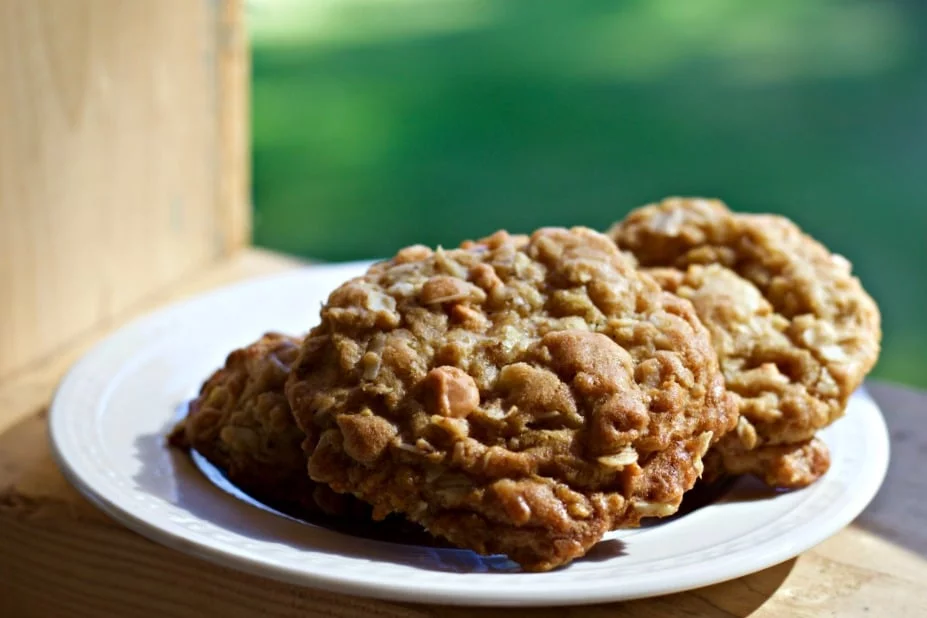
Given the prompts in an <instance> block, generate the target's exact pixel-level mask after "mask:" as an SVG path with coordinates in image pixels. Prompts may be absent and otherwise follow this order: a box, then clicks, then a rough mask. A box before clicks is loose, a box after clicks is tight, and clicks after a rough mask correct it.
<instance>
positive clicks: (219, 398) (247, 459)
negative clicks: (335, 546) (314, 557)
mask: <svg viewBox="0 0 927 618" xmlns="http://www.w3.org/2000/svg"><path fill="white" fill-rule="evenodd" d="M301 342H302V338H296V337H288V336H286V335H281V334H277V333H268V334H266V335H264V336H263V337H261V338H260V339H259V340H258V341H256V342H255V343H252V344H251V345H249V346H246V347H244V348H241V349H239V350H235V351H233V352H232V353H231V354H229V356H228V358H227V359H226V362H225V366H223V367H222V368H221V369H219V370H218V371H216V372H215V373H214V374H213V375H212V376H211V377H210V378H209V379H208V380H207V381H206V382H205V383H204V384H203V386H202V388H201V390H200V394H199V396H198V397H197V398H196V399H194V400H193V401H192V402H191V404H190V411H189V414H188V415H187V417H186V418H185V419H184V420H183V421H181V422H180V423H178V425H177V426H176V427H175V428H174V430H173V431H172V432H171V434H170V436H169V438H168V440H169V442H170V444H171V445H172V446H175V447H179V448H185V449H186V448H193V449H195V450H196V451H197V452H199V453H200V454H201V455H203V456H204V457H205V458H206V459H207V460H208V461H209V462H210V463H212V464H213V465H214V466H216V468H218V469H219V470H220V471H221V472H222V473H223V474H224V475H225V476H226V477H227V478H228V479H229V481H231V482H232V484H234V485H235V486H236V487H238V488H239V489H241V490H242V491H244V492H245V493H247V494H249V495H251V496H252V497H254V498H256V499H258V500H259V501H260V502H263V503H264V504H266V505H267V506H270V507H272V508H275V509H277V510H279V511H282V512H284V513H287V514H288V515H291V516H294V517H298V518H302V519H306V520H309V521H312V522H313V523H318V524H324V525H325V526H327V527H329V528H334V529H337V530H340V531H342V532H347V533H350V534H354V535H358V536H364V537H368V538H375V539H380V540H387V541H393V542H398V543H407V544H422V545H430V546H434V545H439V544H440V543H438V542H437V540H436V539H434V538H433V537H431V536H430V535H428V534H426V533H425V532H424V531H423V530H422V529H421V527H419V526H415V525H413V524H410V523H409V522H408V521H406V520H404V519H403V518H401V517H398V516H396V517H390V518H389V519H388V520H387V521H381V522H376V523H374V522H373V521H372V518H371V508H370V505H368V504H366V503H364V502H361V501H360V500H357V499H356V498H354V497H353V496H350V495H344V494H339V493H336V492H334V491H332V490H331V488H329V487H328V486H327V485H325V484H322V483H316V482H314V481H313V480H312V479H310V478H309V473H308V470H307V461H306V452H305V451H304V450H303V447H302V443H303V441H304V440H305V438H306V435H305V434H304V433H303V432H302V431H301V430H300V429H299V427H298V426H297V425H296V421H295V420H294V419H293V414H292V412H291V410H290V405H289V403H288V402H287V400H286V396H285V394H284V384H285V383H286V379H287V376H288V375H289V372H290V367H291V365H292V363H293V362H294V361H295V360H296V358H297V355H298V352H299V344H300V343H301Z"/></svg>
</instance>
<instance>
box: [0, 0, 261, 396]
mask: <svg viewBox="0 0 927 618" xmlns="http://www.w3.org/2000/svg"><path fill="white" fill-rule="evenodd" d="M243 13H244V9H243V6H242V3H241V2H240V1H236V0H220V1H210V0H137V1H128V0H121V1H120V0H73V1H71V0H0V378H3V377H4V376H8V375H10V374H13V373H14V372H16V371H18V370H21V369H23V368H24V367H27V366H29V365H30V364H35V363H37V362H40V361H41V360H42V359H46V358H48V357H49V356H50V355H51V354H53V353H54V352H55V350H56V349H58V347H59V346H61V345H63V344H64V343H66V342H69V341H72V340H74V339H75V337H77V336H78V335H80V334H81V333H82V332H85V331H88V330H89V329H91V328H93V327H96V326H99V325H101V324H105V323H106V322H107V321H109V320H112V319H113V317H114V316H116V315H118V314H121V313H122V312H124V311H126V310H127V309H129V308H131V307H133V306H135V305H137V304H138V303H139V302H141V301H142V300H143V299H144V298H146V297H148V296H150V295H152V294H154V293H156V292H158V291H160V290H162V289H164V288H165V287H166V286H169V285H170V284H172V283H174V282H175V281H177V280H178V279H179V278H180V277H182V276H184V275H185V274H188V273H191V272H193V271H196V270H198V269H200V268H202V267H203V266H205V265H208V264H210V263H212V262H215V261H216V260H218V259H219V258H221V257H223V256H227V255H228V254H230V253H231V252H233V251H235V250H236V249H238V248H240V247H242V246H244V245H245V244H246V243H247V242H248V240H249V238H250V204H249V199H248V183H249V178H248V164H249V162H248V144H247V134H248V131H247V128H248V122H247V120H248V105H247V101H248V95H247V87H246V84H247V80H248V54H247V45H246V36H245V32H244V27H243Z"/></svg>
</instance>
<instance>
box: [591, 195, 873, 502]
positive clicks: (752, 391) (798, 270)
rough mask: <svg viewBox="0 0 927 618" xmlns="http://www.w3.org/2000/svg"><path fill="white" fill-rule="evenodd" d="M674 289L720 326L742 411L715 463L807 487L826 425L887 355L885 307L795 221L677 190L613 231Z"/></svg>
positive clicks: (819, 468) (717, 337)
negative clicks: (883, 348) (883, 352)
mask: <svg viewBox="0 0 927 618" xmlns="http://www.w3.org/2000/svg"><path fill="white" fill-rule="evenodd" d="M609 235H610V236H611V237H612V239H613V240H614V241H615V242H616V243H617V244H618V246H619V247H620V248H622V249H624V250H627V251H630V252H631V253H633V254H634V256H635V257H636V258H637V260H638V262H639V264H640V265H641V266H642V267H645V268H646V270H647V272H648V273H649V274H650V275H651V276H653V277H655V278H656V279H657V280H658V281H659V282H660V284H661V285H662V286H663V287H664V289H666V290H668V291H671V292H673V293H674V294H677V295H679V296H681V297H683V298H686V299H688V300H690V301H692V303H693V305H694V306H695V309H696V312H697V313H698V315H699V317H700V318H701V320H702V321H703V322H704V324H705V325H706V326H707V328H708V330H709V331H710V332H711V335H712V342H713V344H714V346H715V349H716V350H717V352H718V357H719V360H720V362H721V369H722V371H723V373H724V377H725V381H726V384H727V388H728V389H729V390H730V391H731V392H732V393H733V394H734V396H735V398H736V400H737V405H738V409H739V411H740V415H741V416H740V419H739V421H738V425H737V428H736V431H733V432H731V433H730V434H728V435H727V436H725V437H724V438H723V439H722V440H721V442H720V443H719V444H718V446H717V447H716V448H714V449H713V450H712V452H711V453H710V454H709V456H708V457H707V458H706V465H707V466H708V469H709V471H710V473H717V472H720V471H722V470H724V471H727V472H730V473H735V474H740V473H747V472H749V473H754V474H757V475H758V476H760V477H761V478H763V479H764V480H765V481H766V482H767V483H769V484H770V485H775V486H782V487H801V486H804V485H807V484H809V483H811V482H813V481H814V480H815V479H816V478H818V477H819V476H820V475H821V474H823V473H824V472H826V470H827V467H828V465H829V455H828V453H827V449H826V447H825V446H824V444H823V443H822V442H820V441H819V440H816V439H815V438H814V436H815V432H816V431H817V430H818V429H820V428H821V427H824V426H826V425H828V424H829V423H831V422H833V421H834V420H835V419H837V418H838V417H840V416H841V415H842V414H843V411H844V409H845V408H846V404H847V400H848V398H849V396H850V394H852V392H853V391H854V390H855V389H856V388H857V387H858V386H859V385H860V383H861V382H862V380H863V377H864V376H865V375H866V373H868V372H869V370H870V369H871V368H872V366H873V365H874V364H875V361H876V359H877V357H878V353H879V340H880V337H881V333H880V325H879V312H878V309H877V307H876V305H875V303H874V301H873V300H872V299H871V298H870V297H869V295H868V294H866V292H865V291H864V290H863V288H862V286H861V285H860V283H859V281H858V280H857V279H856V278H855V277H853V276H852V274H851V270H850V264H849V263H848V262H847V261H846V260H845V259H844V258H842V257H840V256H837V255H833V254H831V253H830V252H829V251H828V250H827V249H825V248H824V247H823V246H822V245H821V244H820V243H818V242H817V241H815V240H814V239H812V238H811V237H809V236H807V235H805V234H804V233H802V232H801V230H800V229H799V228H798V227H797V226H796V225H795V224H794V223H792V222H791V221H789V220H788V219H785V218H782V217H777V216H772V215H751V214H735V213H732V212H731V211H730V210H728V209H727V207H726V206H725V205H724V204H722V203H721V202H719V201H716V200H702V199H683V198H670V199H667V200H664V201H663V202H661V203H659V204H652V205H649V206H645V207H643V208H639V209H637V210H635V211H633V212H631V213H630V214H629V215H628V216H627V217H626V218H625V219H624V220H623V221H621V222H620V223H617V224H616V225H615V226H614V227H613V228H612V229H611V230H610V232H609Z"/></svg>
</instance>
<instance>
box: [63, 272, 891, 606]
mask: <svg viewBox="0 0 927 618" xmlns="http://www.w3.org/2000/svg"><path fill="white" fill-rule="evenodd" d="M363 269H364V265H363V264H341V265H335V266H325V267H313V268H309V269H305V270H301V271H296V272H291V273H287V274H284V275H279V276H273V277H269V278H264V279H260V280H256V281H253V282H248V283H244V284H240V285H236V286H234V287H230V288H226V289H224V290H220V291H218V292H214V293H211V294H208V295H205V296H202V297H199V298H196V299H194V300H191V301H188V302H185V303H182V304H179V305H175V306H173V307H170V308H167V309H165V310H162V311H160V312H158V313H155V314H153V315H150V316H148V317H146V318H143V319H141V320H139V321H136V322H134V323H132V324H130V325H129V326H127V327H126V328H124V329H122V330H121V331H119V332H118V333H116V334H115V335H113V336H112V337H110V338H109V339H107V340H105V341H104V342H102V343H101V344H99V345H98V346H97V347H96V348H94V349H93V350H92V351H90V352H89V353H88V354H87V355H86V356H85V357H84V358H83V360H81V361H80V362H79V363H78V364H77V365H76V366H75V367H74V368H73V369H72V370H71V372H70V373H69V374H68V376H67V377H66V378H65V380H64V381H63V382H62V384H61V386H60V388H59V390H58V392H57V394H56V396H55V400H54V403H53V405H52V409H51V438H52V443H53V450H54V452H55V455H56V457H57V459H58V462H59V464H60V465H61V468H62V469H63V470H64V472H65V474H66V475H67V476H68V478H69V479H70V480H71V482H72V483H74V485H76V486H77V487H78V489H80V490H81V491H82V492H83V493H84V494H85V495H86V496H87V497H89V498H90V499H91V500H93V501H94V502H95V503H96V504H97V505H99V506H100V507H101V508H102V509H103V510H105V511H106V512H107V513H109V514H110V515H111V516H113V517H114V518H116V519H117V520H119V521H121V522H122V523H124V524H125V525H127V526H128V527H130V528H132V529H133V530H135V531H137V532H139V533H141V534H143V535H145V536H147V537H149V538H151V539H153V540H155V541H158V542H160V543H163V544H165V545H168V546H170V547H173V548H175V549H178V550H180V551H183V552H187V553H189V554H193V555H196V556H199V557H202V558H205V559H207V560H211V561H213V562H216V563H219V564H222V565H225V566H229V567H233V568H236V569H240V570H243V571H248V572H251V573H255V574H258V575H263V576H266V577H271V578H275V579H279V580H283V581H287V582H292V583H296V584H301V585H306V586H312V587H317V588H322V589H326V590H332V591H338V592H343V593H350V594H356V595H365V596H371V597H380V598H385V599H397V600H405V601H422V602H440V603H450V604H459V605H525V606H527V605H564V604H582V603H593V602H604V601H616V600H622V599H631V598H638V597H646V596H652V595H658V594H665V593H670V592H676V591H680V590H686V589H690V588H695V587H698V586H705V585H708V584H712V583H716V582H719V581H723V580H727V579H732V578H735V577H738V576H741V575H745V574H747V573H751V572H754V571H757V570H760V569H763V568H765V567H768V566H771V565H774V564H777V563H779V562H781V561H783V560H786V559H788V558H791V557H793V556H795V555H797V554H799V553H801V552H803V551H805V550H807V549H808V548H810V547H812V546H813V545H815V544H817V543H819V542H821V541H822V540H824V539H825V538H827V537H829V536H830V535H832V534H834V533H835V532H837V531H838V530H840V529H841V528H842V527H843V526H845V525H846V524H848V523H849V522H850V521H851V520H852V519H853V518H854V517H856V516H857V515H858V514H859V513H860V511H862V510H863V508H864V507H865V506H866V504H867V503H868V502H869V501H870V500H871V499H872V497H873V496H874V495H875V493H876V491H877V489H878V488H879V485H880V484H881V482H882V479H883V477H884V475H885V471H886V468H887V465H888V434H887V431H886V428H885V424H884V422H883V420H882V416H881V414H880V413H879V410H878V408H877V407H876V405H875V404H874V403H873V402H872V400H871V399H870V398H869V397H868V396H867V395H866V394H865V393H857V394H856V395H855V396H854V397H853V399H852V401H851V403H850V406H849V410H848V411H847V415H846V418H844V419H842V420H840V421H839V422H837V423H836V424H835V425H833V426H832V427H829V428H828V429H827V430H825V431H824V432H823V437H824V439H825V441H826V442H827V443H828V445H829V446H830V448H831V452H832V456H833V463H832V466H831V469H830V471H829V472H828V473H827V475H826V476H825V477H824V478H823V479H822V480H820V481H819V482H818V483H816V484H815V485H813V486H811V487H809V488H807V489H804V490H801V491H795V492H792V493H778V494H776V493H771V492H769V491H766V490H763V489H762V488H760V487H758V485H757V484H756V483H751V482H749V481H747V480H741V481H738V482H737V483H736V484H735V485H734V486H733V487H732V488H731V489H730V490H729V491H728V492H727V493H726V494H725V495H724V496H723V497H722V498H721V499H720V500H718V501H716V502H714V503H712V504H710V505H708V506H705V507H703V508H700V509H698V510H696V511H694V512H691V513H689V514H687V515H685V516H682V517H678V518H675V519H672V520H669V521H664V522H661V523H659V524H657V525H653V526H649V527H645V528H642V529H639V530H630V531H621V532H617V533H612V534H611V535H609V536H608V537H607V540H605V541H604V542H602V543H600V544H599V545H598V546H596V548H594V549H593V552H592V553H591V554H590V556H587V557H586V558H585V559H583V560H580V561H577V562H575V563H573V564H572V565H571V566H569V567H567V568H564V569H560V570H557V571H554V572H549V573H522V572H519V571H518V570H517V568H516V567H515V565H513V564H512V563H511V562H509V561H507V560H506V559H505V558H503V557H489V558H482V557H480V556H477V555H476V554H473V553H471V552H468V551H462V550H448V549H433V548H425V547H417V546H410V545H401V544H394V543H388V542H379V541H370V540H368V539H360V538H356V537H352V536H349V535H346V534H342V533H338V532H334V531H331V530H328V529H325V528H323V527H319V526H314V525H310V524H305V523H302V522H298V521H296V520H293V519H289V518H286V517H284V516H281V515H279V514H276V513H274V512H272V511H269V510H266V509H261V508H256V507H255V505H253V504H249V503H248V502H247V501H243V500H241V498H240V497H236V496H235V495H233V494H231V493H229V492H227V491H224V490H223V489H221V488H220V487H218V486H217V485H216V484H215V483H214V482H212V481H211V480H210V479H209V478H207V476H206V475H204V474H203V473H202V472H201V471H200V470H199V469H198V468H197V467H196V466H195V465H194V464H193V463H191V461H190V459H189V458H187V457H185V456H184V455H182V454H178V453H176V452H172V451H170V450H168V449H166V448H165V446H164V435H165V433H166V432H167V430H168V429H169V428H170V426H171V424H172V422H173V420H174V419H175V417H176V415H177V410H178V408H179V406H181V405H182V404H183V402H185V401H186V400H188V399H189V398H190V397H192V396H193V395H194V394H195V393H196V390H197V388H198V386H199V384H200V382H201V381H202V379H203V378H204V377H205V376H207V375H208V374H209V373H210V372H211V371H212V370H213V369H215V368H216V367H217V366H219V365H220V364H221V363H222V361H223V359H224V357H225V355H226V353H227V352H228V351H229V350H231V349H232V348H234V347H237V346H240V345H243V344H247V343H249V342H251V341H252V340H254V339H256V338H257V337H258V336H259V335H260V334H261V333H263V332H264V331H267V330H282V331H284V332H290V333H300V332H304V331H306V330H308V328H309V327H311V326H312V325H313V324H314V323H315V321H316V320H317V314H318V308H319V305H320V303H322V302H323V301H324V300H325V298H326V297H327V295H328V293H329V292H330V291H331V290H332V289H334V288H335V287H336V286H337V285H338V284H339V283H341V282H342V281H344V280H345V279H347V278H348V277H351V276H354V275H356V274H359V273H360V272H362V270H363Z"/></svg>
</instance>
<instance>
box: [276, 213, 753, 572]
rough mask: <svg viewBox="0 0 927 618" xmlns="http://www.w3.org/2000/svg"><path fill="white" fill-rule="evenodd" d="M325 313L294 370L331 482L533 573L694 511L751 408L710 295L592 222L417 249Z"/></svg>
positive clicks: (377, 510) (299, 414)
mask: <svg viewBox="0 0 927 618" xmlns="http://www.w3.org/2000/svg"><path fill="white" fill-rule="evenodd" d="M321 317H322V322H321V324H320V325H319V326H318V327H316V328H315V329H314V330H313V331H312V333H310V335H309V336H308V337H307V338H306V340H305V342H304V343H303V346H302V351H301V354H300V358H299V360H298V361H297V363H296V365H295V366H294V368H293V371H292V374H291V376H290V379H289V381H288V382H287V396H288V398H289V400H290V403H291V405H292V406H293V411H294V415H295V417H296V419H297V422H298V423H299V425H300V427H301V428H302V429H303V431H305V432H306V434H307V436H308V440H307V441H306V443H305V444H306V447H307V448H308V451H309V453H310V461H309V471H310V474H311V476H312V478H313V479H314V480H316V481H318V482H322V483H327V484H329V485H330V486H331V487H332V488H333V489H335V490H336V491H339V492H346V493H352V494H354V495H356V496H358V497H360V498H361V499H363V500H366V501H367V502H370V503H371V504H372V505H373V506H374V516H375V517H382V516H384V515H386V514H387V513H391V512H399V513H402V514H404V515H405V516H407V517H408V518H409V519H411V520H413V521H415V522H418V523H420V524H422V525H424V526H425V528H426V529H427V530H428V531H430V532H431V533H433V534H435V535H438V536H441V537H444V538H446V539H448V540H449V541H451V542H452V543H454V544H456V545H458V546H461V547H465V548H470V549H473V550H475V551H477V552H479V553H482V554H489V553H504V554H507V555H508V556H509V557H510V558H511V559H513V560H515V561H516V562H518V563H520V564H521V565H522V567H523V568H525V569H527V570H536V571H542V570H547V569H551V568H554V567H556V566H559V565H562V564H566V563H568V562H570V561H571V560H573V559H575V558H577V557H579V556H582V555H583V554H585V553H586V552H587V551H588V550H589V548H590V547H591V546H592V545H594V544H595V543H596V542H597V541H598V540H599V539H600V538H601V537H602V535H603V534H604V533H605V532H607V531H608V530H610V529H614V528H617V527H624V526H634V525H637V524H638V522H639V520H640V519H641V518H642V517H646V516H666V515H670V514H672V513H674V512H675V511H676V510H677V508H678V506H679V503H680V500H681V499H682V495H683V493H684V492H685V491H686V490H688V489H689V488H691V487H692V485H693V484H694V483H695V480H696V479H697V477H698V476H699V474H700V473H701V471H702V463H701V459H702V456H703V454H704V453H705V451H706V450H707V448H708V447H709V445H710V443H711V442H713V441H714V440H716V439H717V438H718V437H720V436H721V435H722V434H724V433H725V432H726V431H728V430H729V429H730V428H732V427H733V425H734V423H735V421H736V414H735V411H734V408H733V403H732V401H731V400H730V398H729V395H728V394H727V392H726V391H725V389H724V385H723V379H722V377H721V375H720V372H719V369H718V365H717V356H716V354H715V352H714V350H713V349H712V348H711V343H710V339H709V335H708V333H707V332H706V330H705V329H704V327H703V326H702V325H701V323H700V322H699V320H698V318H697V316H696V315H695V312H694V310H693V308H692V305H691V304H690V303H689V302H688V301H686V300H684V299H681V298H680V297H678V296H674V295H672V294H669V293H667V292H664V291H663V290H661V289H660V286H659V285H658V284H657V283H656V282H655V281H654V280H653V279H652V278H650V277H649V276H647V275H644V274H641V273H639V272H638V271H637V270H636V269H635V267H634V264H633V262H632V261H631V260H630V259H629V258H627V257H625V256H623V255H622V254H621V253H620V252H619V251H618V250H617V248H616V247H615V245H614V244H613V243H612V242H611V241H609V240H608V239H607V238H606V237H605V236H603V235H601V234H598V233H596V232H593V231H592V230H589V229H585V228H574V229H572V230H566V229H557V228H551V229H543V230H539V231H537V232H535V233H534V234H533V235H532V236H531V237H530V238H529V237H525V236H510V235H508V234H507V233H505V232H498V233H496V234H494V235H493V236H491V237H489V238H487V239H484V240H482V241H479V242H475V243H464V245H463V246H462V248H461V249H456V250H451V251H445V250H442V249H438V250H437V251H431V250H430V249H428V248H425V247H422V246H415V247H409V248H406V249H404V250H402V251H400V252H399V253H398V254H397V255H396V257H394V258H393V259H392V260H390V261H387V262H383V263H380V264H376V265H374V266H373V267H371V269H370V270H369V271H368V272H367V274H366V275H364V276H362V277H359V278H357V279H354V280H352V281H349V282H347V283H346V284H344V285H342V286H341V287H340V288H338V289H337V290H336V291H335V292H333V293H332V295H331V296H330V297H329V299H328V302H327V304H326V305H325V306H324V307H323V308H322V315H321Z"/></svg>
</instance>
